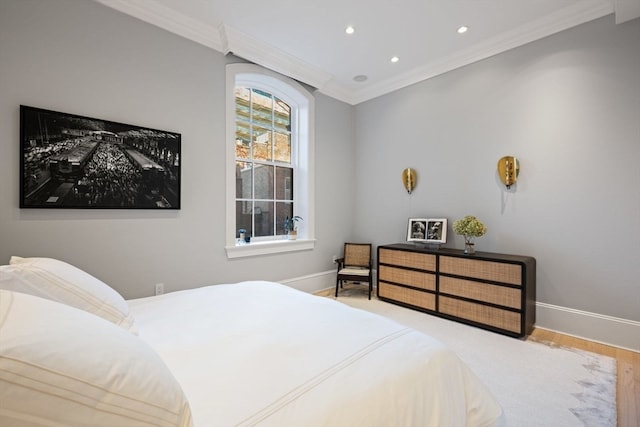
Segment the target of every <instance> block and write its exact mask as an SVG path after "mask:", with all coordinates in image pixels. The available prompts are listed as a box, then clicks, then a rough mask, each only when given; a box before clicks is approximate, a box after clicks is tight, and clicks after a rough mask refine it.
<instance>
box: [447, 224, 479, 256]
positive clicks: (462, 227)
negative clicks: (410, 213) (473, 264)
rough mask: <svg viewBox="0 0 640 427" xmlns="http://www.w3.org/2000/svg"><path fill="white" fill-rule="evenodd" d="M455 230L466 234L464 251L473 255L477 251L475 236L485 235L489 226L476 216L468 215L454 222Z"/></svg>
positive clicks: (457, 232) (463, 234)
mask: <svg viewBox="0 0 640 427" xmlns="http://www.w3.org/2000/svg"><path fill="white" fill-rule="evenodd" d="M453 231H454V232H455V233H456V234H460V235H462V236H464V253H465V254H470V255H471V254H474V253H475V251H476V250H475V245H474V243H473V239H474V237H480V236H484V235H485V233H486V232H487V226H486V225H484V224H483V223H482V222H481V221H480V220H478V218H476V217H475V216H473V215H467V216H465V217H464V218H461V219H459V220H457V221H454V222H453Z"/></svg>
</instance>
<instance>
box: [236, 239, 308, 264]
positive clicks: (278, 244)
mask: <svg viewBox="0 0 640 427" xmlns="http://www.w3.org/2000/svg"><path fill="white" fill-rule="evenodd" d="M315 244H316V241H315V239H297V240H274V241H269V242H251V243H249V244H247V245H238V246H235V245H234V246H227V247H225V250H226V251H227V258H229V259H231V258H243V257H249V256H259V255H269V254H277V253H282V252H296V251H308V250H311V249H313V248H314V247H315Z"/></svg>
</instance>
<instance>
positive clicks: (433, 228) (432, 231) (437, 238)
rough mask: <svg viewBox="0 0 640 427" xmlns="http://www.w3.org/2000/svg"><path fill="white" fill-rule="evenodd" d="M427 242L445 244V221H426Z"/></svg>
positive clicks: (441, 219) (442, 219)
mask: <svg viewBox="0 0 640 427" xmlns="http://www.w3.org/2000/svg"><path fill="white" fill-rule="evenodd" d="M427 242H428V243H446V242H447V220H446V219H444V218H440V219H428V220H427Z"/></svg>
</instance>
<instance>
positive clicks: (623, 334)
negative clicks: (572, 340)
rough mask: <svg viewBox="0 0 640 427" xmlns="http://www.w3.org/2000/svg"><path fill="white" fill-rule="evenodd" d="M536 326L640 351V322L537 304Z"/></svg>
mask: <svg viewBox="0 0 640 427" xmlns="http://www.w3.org/2000/svg"><path fill="white" fill-rule="evenodd" d="M536 327H537V328H542V329H549V330H551V331H555V332H559V333H562V334H565V335H570V336H574V337H578V338H584V339H586V340H589V341H595V342H598V343H602V344H607V345H611V346H614V347H620V348H623V349H626V350H631V351H638V352H640V322H637V321H635V320H628V319H621V318H619V317H613V316H606V315H603V314H598V313H590V312H588V311H582V310H575V309H573V308H568V307H560V306H557V305H552V304H546V303H542V302H538V303H536Z"/></svg>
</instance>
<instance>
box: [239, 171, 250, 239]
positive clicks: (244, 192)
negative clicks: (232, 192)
mask: <svg viewBox="0 0 640 427" xmlns="http://www.w3.org/2000/svg"><path fill="white" fill-rule="evenodd" d="M251 172H252V168H251V163H250V162H236V199H250V198H251V194H252V191H251V183H252V181H253V180H252V179H251ZM238 228H242V227H238Z"/></svg>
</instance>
